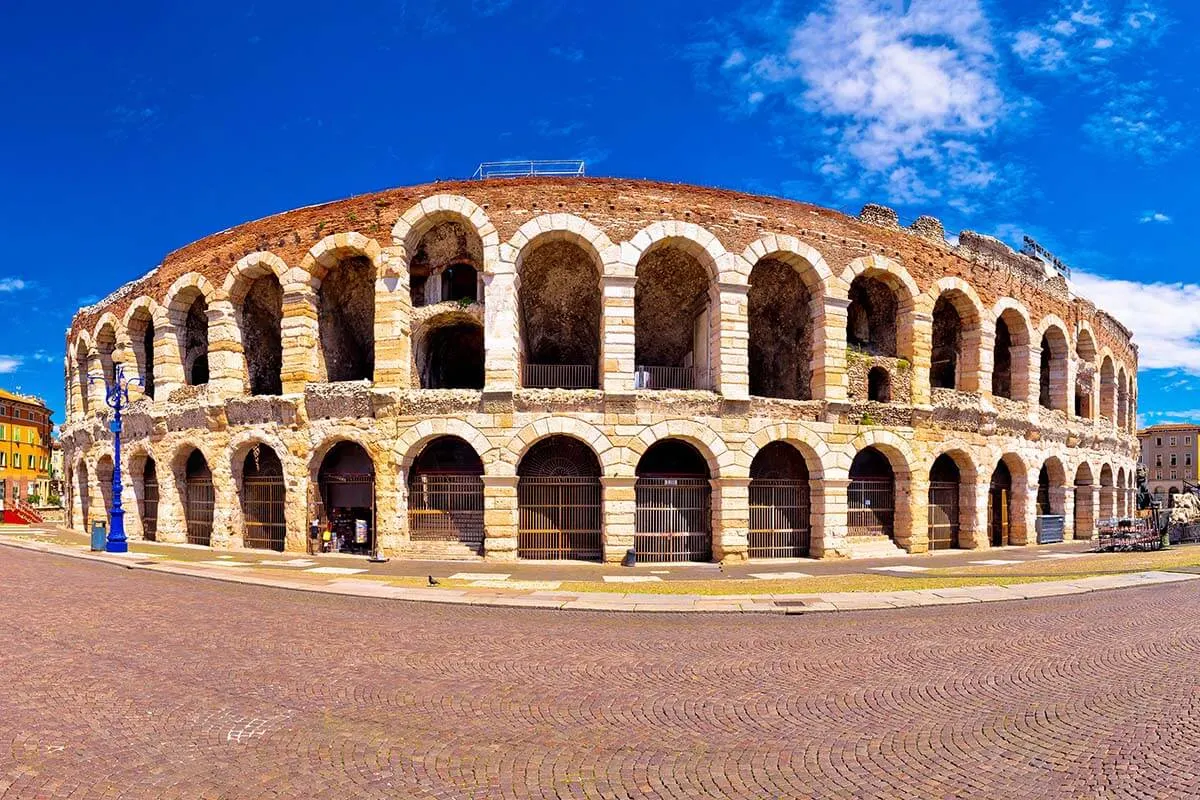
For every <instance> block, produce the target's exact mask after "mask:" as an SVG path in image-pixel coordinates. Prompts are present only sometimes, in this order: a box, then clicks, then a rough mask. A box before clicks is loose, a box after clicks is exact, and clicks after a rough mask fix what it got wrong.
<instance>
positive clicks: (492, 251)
mask: <svg viewBox="0 0 1200 800" xmlns="http://www.w3.org/2000/svg"><path fill="white" fill-rule="evenodd" d="M446 221H460V222H462V223H463V224H465V225H467V226H469V227H470V228H471V229H472V230H473V231H474V232H475V235H476V236H478V237H479V240H480V242H481V243H482V247H483V264H482V267H483V273H484V274H485V275H494V274H496V272H497V271H498V269H499V268H500V264H501V258H500V235H499V233H497V231H496V227H495V226H494V225H493V224H492V222H491V220H489V219H488V216H487V213H486V212H485V211H484V210H483V209H482V208H480V207H479V206H478V205H476V204H475V203H473V202H472V201H470V200H468V199H467V198H465V197H462V196H461V195H452V194H435V195H431V196H429V197H426V198H425V199H423V200H421V201H420V202H419V203H417V204H415V205H413V206H411V207H410V208H409V209H408V210H406V211H405V212H404V213H403V214H401V215H400V218H399V219H398V220H396V224H395V225H393V226H392V245H393V247H395V248H397V249H398V250H397V251H398V254H399V256H400V258H399V263H400V264H403V265H404V268H405V270H407V268H408V264H409V262H410V261H411V260H412V257H413V256H414V255H415V252H416V247H417V244H418V242H420V240H421V237H422V236H424V235H425V234H426V233H427V232H428V231H429V230H430V229H431V228H433V227H434V226H435V225H438V224H440V223H442V222H446Z"/></svg>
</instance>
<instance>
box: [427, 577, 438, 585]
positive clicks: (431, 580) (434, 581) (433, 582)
mask: <svg viewBox="0 0 1200 800" xmlns="http://www.w3.org/2000/svg"><path fill="white" fill-rule="evenodd" d="M429 585H430V586H438V585H439V581H438V579H437V578H435V577H433V576H432V575H430V576H429Z"/></svg>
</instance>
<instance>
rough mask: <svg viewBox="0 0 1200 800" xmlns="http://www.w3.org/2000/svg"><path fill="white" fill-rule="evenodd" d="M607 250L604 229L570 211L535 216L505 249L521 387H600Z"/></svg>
mask: <svg viewBox="0 0 1200 800" xmlns="http://www.w3.org/2000/svg"><path fill="white" fill-rule="evenodd" d="M612 249H613V245H612V242H610V241H609V239H608V237H607V236H606V235H605V234H604V232H603V231H601V230H600V229H599V228H596V227H595V226H594V225H592V224H591V223H589V222H587V221H586V220H583V219H581V218H579V217H576V216H573V215H570V214H546V215H543V216H541V217H537V218H535V219H532V220H530V221H529V222H527V223H525V224H524V225H522V226H521V228H520V229H519V230H518V231H517V232H516V233H515V234H513V237H512V238H511V239H510V240H509V242H508V243H507V244H506V245H504V247H503V248H502V251H503V252H504V253H506V259H505V260H506V261H507V260H510V259H511V262H512V263H513V264H514V265H515V270H516V286H517V308H518V315H517V323H518V336H517V340H518V343H519V348H520V349H519V359H520V363H521V366H522V376H521V378H522V380H521V383H522V385H523V386H526V387H532V388H561V389H594V388H597V387H598V386H599V375H600V366H601V361H602V358H603V349H604V348H603V330H602V327H603V316H604V297H603V281H604V274H605V269H606V264H605V257H604V254H605V253H606V252H607V253H611V251H612ZM610 257H611V256H610Z"/></svg>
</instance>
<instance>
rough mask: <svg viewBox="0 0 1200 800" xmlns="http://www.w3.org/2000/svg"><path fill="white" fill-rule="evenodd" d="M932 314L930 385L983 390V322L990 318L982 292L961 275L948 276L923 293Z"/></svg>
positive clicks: (966, 390)
mask: <svg viewBox="0 0 1200 800" xmlns="http://www.w3.org/2000/svg"><path fill="white" fill-rule="evenodd" d="M922 300H923V305H925V306H926V307H927V308H928V311H929V314H930V315H931V317H932V322H933V324H932V331H931V336H932V339H931V343H930V358H931V363H930V373H929V376H930V377H929V380H930V385H931V386H932V387H934V388H942V389H957V390H959V391H964V392H977V391H979V388H980V384H981V380H980V377H981V376H980V372H981V367H980V364H981V359H980V348H981V346H982V341H983V323H984V320H985V319H987V318H988V313H987V312H986V311H985V309H984V305H983V303H982V302H981V301H980V299H979V295H977V294H976V293H975V290H974V288H972V287H971V285H970V284H969V283H967V282H966V281H964V280H962V279H961V278H955V277H949V276H948V277H944V278H941V279H939V280H938V281H937V283H935V284H934V285H933V286H931V287H930V289H929V291H928V292H927V293H926V294H925V295H924V296H923V298H922Z"/></svg>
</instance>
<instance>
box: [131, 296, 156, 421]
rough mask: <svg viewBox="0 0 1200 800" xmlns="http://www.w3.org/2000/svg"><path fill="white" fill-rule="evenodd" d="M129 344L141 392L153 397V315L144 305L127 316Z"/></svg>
mask: <svg viewBox="0 0 1200 800" xmlns="http://www.w3.org/2000/svg"><path fill="white" fill-rule="evenodd" d="M129 344H130V347H131V348H132V349H133V360H134V364H135V367H136V369H137V374H138V375H139V376H141V379H142V393H143V394H145V395H146V397H149V398H150V399H154V317H153V316H152V315H151V314H150V309H148V308H146V307H145V306H143V307H141V308H139V309H138V310H137V311H135V312H134V313H133V314H132V315H131V316H130V318H129Z"/></svg>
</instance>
